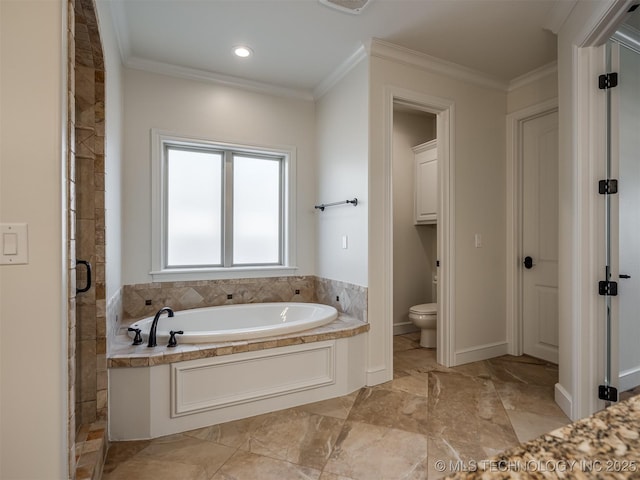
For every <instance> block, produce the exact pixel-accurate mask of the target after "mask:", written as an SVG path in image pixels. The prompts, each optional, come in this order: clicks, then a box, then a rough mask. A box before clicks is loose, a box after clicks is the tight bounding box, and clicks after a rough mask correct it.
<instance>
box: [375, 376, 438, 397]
mask: <svg viewBox="0 0 640 480" xmlns="http://www.w3.org/2000/svg"><path fill="white" fill-rule="evenodd" d="M375 388H379V389H384V390H392V391H397V392H405V393H411V394H413V395H419V396H421V397H427V396H428V395H429V374H427V373H422V372H419V371H417V370H410V371H408V372H401V373H400V374H398V375H395V376H394V379H393V380H392V381H390V382H386V383H383V384H381V385H378V386H376V387H375Z"/></svg>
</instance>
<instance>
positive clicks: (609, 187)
mask: <svg viewBox="0 0 640 480" xmlns="http://www.w3.org/2000/svg"><path fill="white" fill-rule="evenodd" d="M598 193H599V194H600V195H609V194H612V193H618V180H615V179H612V178H611V179H609V180H600V181H599V182H598Z"/></svg>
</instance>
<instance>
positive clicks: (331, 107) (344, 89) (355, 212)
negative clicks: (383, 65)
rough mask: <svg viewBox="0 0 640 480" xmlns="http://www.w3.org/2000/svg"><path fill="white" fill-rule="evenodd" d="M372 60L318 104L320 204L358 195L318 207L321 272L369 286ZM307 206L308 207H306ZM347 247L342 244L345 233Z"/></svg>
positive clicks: (354, 70) (335, 278)
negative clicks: (352, 201)
mask: <svg viewBox="0 0 640 480" xmlns="http://www.w3.org/2000/svg"><path fill="white" fill-rule="evenodd" d="M368 76H369V69H368V61H367V60H362V61H361V62H360V63H359V64H358V65H357V66H355V67H354V68H353V70H351V71H350V72H349V74H348V75H346V76H345V77H344V78H343V79H342V80H341V81H340V82H339V83H338V84H337V85H335V86H334V87H333V88H332V89H331V90H330V91H329V92H327V93H326V94H325V95H324V96H323V97H322V98H321V99H320V100H319V101H318V102H317V106H316V109H317V115H316V122H317V149H318V160H317V162H318V167H317V168H318V176H317V183H318V194H317V196H316V198H315V201H316V203H331V202H338V201H343V200H347V199H353V198H354V197H356V198H357V199H358V202H359V203H358V205H357V206H356V207H353V206H352V205H344V206H342V205H341V206H336V207H330V208H327V209H326V210H325V211H324V212H320V211H318V212H317V213H316V214H315V215H316V217H317V225H318V227H317V228H318V247H317V251H318V257H317V267H316V268H317V275H319V276H321V277H324V278H330V279H332V280H339V281H343V282H348V283H353V284H356V285H362V286H367V271H368V269H367V262H368V259H367V253H368V246H367V242H368V239H367V215H368V210H369V202H368V180H369V177H368V173H367V170H368V160H369V156H368V137H367V134H368V131H367V129H368V124H369V108H368V101H369V98H368V83H369V79H368ZM302 207H303V208H304V205H302ZM345 235H346V236H347V237H348V242H347V245H348V248H347V249H343V248H342V237H343V236H345Z"/></svg>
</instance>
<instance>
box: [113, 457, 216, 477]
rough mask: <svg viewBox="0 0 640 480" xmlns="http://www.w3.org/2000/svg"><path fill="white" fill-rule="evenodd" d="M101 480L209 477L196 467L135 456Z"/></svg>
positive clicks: (200, 468) (202, 469)
mask: <svg viewBox="0 0 640 480" xmlns="http://www.w3.org/2000/svg"><path fill="white" fill-rule="evenodd" d="M102 479H103V480H132V479H135V480H176V479H180V480H208V479H209V475H208V474H207V473H206V472H205V470H204V468H203V467H201V466H198V465H189V464H184V463H178V462H173V461H170V460H160V459H157V458H154V457H144V456H135V457H133V458H131V459H129V460H127V461H126V462H124V463H122V464H120V465H118V466H117V467H116V468H115V469H114V470H113V471H112V472H110V473H106V474H104V475H103V476H102Z"/></svg>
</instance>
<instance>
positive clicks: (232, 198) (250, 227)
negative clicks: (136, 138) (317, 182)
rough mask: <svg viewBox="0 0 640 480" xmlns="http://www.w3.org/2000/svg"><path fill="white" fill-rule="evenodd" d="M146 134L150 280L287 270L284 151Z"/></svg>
mask: <svg viewBox="0 0 640 480" xmlns="http://www.w3.org/2000/svg"><path fill="white" fill-rule="evenodd" d="M152 137H153V138H152V142H153V143H152V145H153V151H152V157H153V158H152V176H153V204H152V223H153V226H152V228H153V234H154V237H156V238H154V241H153V242H152V255H153V271H152V272H151V274H152V275H153V276H154V280H176V279H201V278H202V279H205V278H229V277H234V276H251V273H252V272H253V273H254V274H255V275H258V274H261V275H263V274H264V271H265V270H287V269H289V270H291V269H293V268H294V267H293V258H292V257H293V256H292V254H291V252H293V251H294V245H293V238H294V235H293V234H292V232H293V229H292V223H293V222H292V218H293V216H294V215H292V214H291V213H292V212H291V208H292V205H294V203H293V199H292V194H291V193H292V191H293V190H294V189H293V188H291V185H292V174H293V170H294V169H293V165H294V163H293V156H294V155H293V153H294V152H293V150H292V149H265V148H257V147H250V146H240V145H230V144H220V143H215V142H209V141H205V140H197V139H188V138H183V137H177V136H174V135H170V134H164V133H161V132H158V131H156V130H153V131H152ZM286 273H287V272H278V273H277V274H286Z"/></svg>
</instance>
